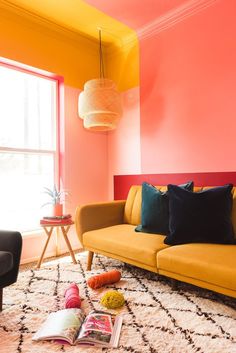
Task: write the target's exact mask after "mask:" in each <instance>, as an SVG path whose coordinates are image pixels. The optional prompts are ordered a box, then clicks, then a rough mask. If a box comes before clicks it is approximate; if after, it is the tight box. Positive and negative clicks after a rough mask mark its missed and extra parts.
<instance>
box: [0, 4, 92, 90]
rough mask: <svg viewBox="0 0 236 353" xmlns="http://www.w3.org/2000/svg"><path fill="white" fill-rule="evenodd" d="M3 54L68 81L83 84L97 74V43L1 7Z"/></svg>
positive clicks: (1, 48) (73, 83) (0, 24)
mask: <svg viewBox="0 0 236 353" xmlns="http://www.w3.org/2000/svg"><path fill="white" fill-rule="evenodd" d="M0 33H1V36H0V44H1V45H0V56H2V57H5V58H8V59H12V60H16V61H19V62H22V63H24V64H27V65H30V66H34V67H37V68H40V69H43V70H46V71H50V72H53V73H55V74H57V75H61V76H64V79H65V84H68V85H71V86H74V87H79V88H82V86H83V84H84V82H85V81H86V80H88V79H90V78H93V77H95V76H96V75H97V70H98V67H97V62H98V53H97V45H96V43H94V42H93V41H90V40H88V39H86V38H83V37H79V36H78V37H77V38H73V36H70V34H67V33H63V31H61V32H60V31H55V30H50V29H47V28H45V27H44V26H41V25H39V24H35V23H34V22H33V21H30V20H26V19H24V18H23V17H21V16H17V15H16V14H13V13H10V12H8V11H5V12H4V11H2V10H1V20H0Z"/></svg>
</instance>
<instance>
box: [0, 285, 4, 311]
mask: <svg viewBox="0 0 236 353" xmlns="http://www.w3.org/2000/svg"><path fill="white" fill-rule="evenodd" d="M2 297H3V288H0V311H2Z"/></svg>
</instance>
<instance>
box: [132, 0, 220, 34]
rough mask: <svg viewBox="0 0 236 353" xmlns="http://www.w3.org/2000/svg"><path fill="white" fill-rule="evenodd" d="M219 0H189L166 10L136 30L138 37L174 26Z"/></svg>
mask: <svg viewBox="0 0 236 353" xmlns="http://www.w3.org/2000/svg"><path fill="white" fill-rule="evenodd" d="M218 1H219V0H190V1H187V2H186V3H184V4H182V5H180V6H178V7H176V8H175V9H173V10H170V11H168V12H166V13H165V14H164V15H162V16H160V17H158V18H157V19H156V20H155V21H152V22H151V23H148V24H147V25H145V26H143V27H141V28H140V29H138V30H137V35H138V37H139V39H147V38H150V37H153V36H155V35H157V34H158V33H160V32H162V31H165V30H166V29H168V28H170V27H173V26H175V25H176V24H177V23H179V22H181V21H184V20H185V19H186V18H188V17H190V16H193V15H195V14H196V13H198V12H200V11H202V10H204V9H206V8H207V7H209V6H212V5H214V4H215V3H216V2H218Z"/></svg>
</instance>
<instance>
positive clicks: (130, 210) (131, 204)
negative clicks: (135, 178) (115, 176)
mask: <svg viewBox="0 0 236 353" xmlns="http://www.w3.org/2000/svg"><path fill="white" fill-rule="evenodd" d="M156 187H157V188H158V189H159V190H160V191H166V189H167V186H156ZM211 187H213V186H211ZM211 187H209V186H204V187H198V186H197V187H196V186H195V187H194V191H195V192H198V191H201V190H206V189H210V188H211ZM232 194H233V209H232V223H233V228H234V234H235V237H236V187H233V189H232ZM141 204H142V185H133V186H131V188H130V190H129V193H128V196H127V200H126V204H125V211H124V222H125V223H129V224H133V225H138V224H140V223H141Z"/></svg>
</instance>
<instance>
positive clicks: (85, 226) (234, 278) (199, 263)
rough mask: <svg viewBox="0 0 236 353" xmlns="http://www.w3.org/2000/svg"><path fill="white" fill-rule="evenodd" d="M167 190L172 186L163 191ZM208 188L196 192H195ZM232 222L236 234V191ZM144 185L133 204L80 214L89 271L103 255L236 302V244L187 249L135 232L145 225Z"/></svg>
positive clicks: (95, 207) (87, 208) (93, 207)
mask: <svg viewBox="0 0 236 353" xmlns="http://www.w3.org/2000/svg"><path fill="white" fill-rule="evenodd" d="M157 187H158V188H159V189H160V190H161V191H165V190H166V188H167V187H166V186H157ZM204 189H207V187H202V188H201V187H195V188H194V191H195V192H196V191H200V190H204ZM232 193H233V210H232V223H233V227H234V233H235V234H236V188H233V190H232ZM141 202H142V186H141V185H133V186H132V187H131V188H130V190H129V193H128V197H127V200H124V201H112V202H106V203H95V204H87V205H83V206H80V207H78V208H77V209H76V215H75V224H76V231H77V235H78V237H79V240H80V242H81V244H82V245H83V247H84V249H85V250H88V264H87V269H88V270H90V269H91V265H92V260H93V255H94V253H98V254H102V255H105V256H108V257H111V258H114V259H118V260H120V261H123V262H126V263H128V264H131V265H135V266H138V267H141V268H143V269H146V270H149V271H152V272H156V273H159V274H160V275H164V276H167V277H170V278H172V279H174V280H179V281H183V282H187V283H190V284H193V285H196V286H200V287H203V288H207V289H210V290H213V291H216V292H218V293H222V294H225V295H228V296H231V297H234V298H236V245H222V244H199V243H198V244H197V243H194V244H184V245H175V246H168V245H166V244H164V239H165V236H163V235H159V234H150V233H138V232H135V227H136V226H137V225H138V224H140V223H141Z"/></svg>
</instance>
